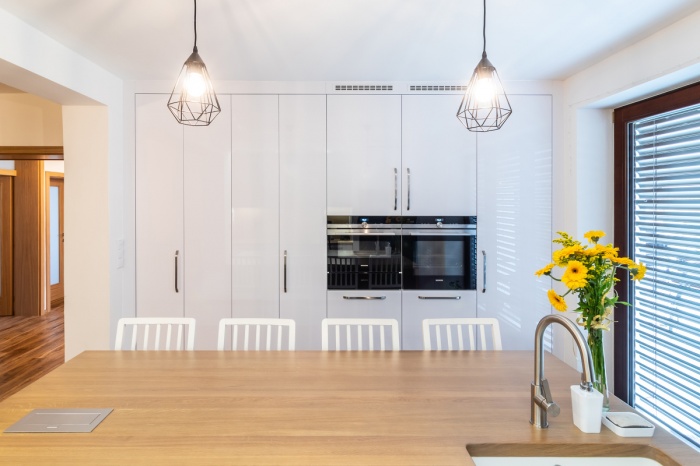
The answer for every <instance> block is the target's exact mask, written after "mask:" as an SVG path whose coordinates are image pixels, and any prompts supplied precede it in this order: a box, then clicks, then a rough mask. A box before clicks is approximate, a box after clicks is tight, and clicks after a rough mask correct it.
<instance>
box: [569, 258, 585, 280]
mask: <svg viewBox="0 0 700 466" xmlns="http://www.w3.org/2000/svg"><path fill="white" fill-rule="evenodd" d="M564 274H565V275H569V277H570V278H571V279H572V280H578V279H581V278H586V275H587V274H588V269H587V268H586V266H585V265H583V264H582V263H581V262H580V261H569V264H568V265H567V267H566V272H564Z"/></svg>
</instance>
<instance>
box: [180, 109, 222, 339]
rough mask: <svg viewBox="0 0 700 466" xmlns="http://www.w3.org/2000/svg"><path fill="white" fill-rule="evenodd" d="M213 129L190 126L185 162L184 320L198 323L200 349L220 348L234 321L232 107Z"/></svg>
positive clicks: (186, 129)
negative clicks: (224, 323) (223, 325)
mask: <svg viewBox="0 0 700 466" xmlns="http://www.w3.org/2000/svg"><path fill="white" fill-rule="evenodd" d="M229 101H230V97H229V96H219V102H220V103H221V108H222V112H221V113H220V114H219V115H218V116H217V117H216V119H215V120H214V121H213V122H212V123H211V124H210V125H209V126H186V127H185V128H184V130H185V142H184V147H185V151H184V153H185V159H184V167H185V173H184V186H185V191H184V232H185V237H184V244H185V253H186V256H187V260H186V262H185V264H184V265H185V274H186V275H185V278H186V280H185V316H186V317H194V318H196V319H197V338H196V339H195V349H202V350H214V349H216V340H217V331H218V324H219V320H220V319H222V318H224V317H231V175H230V174H231V104H230V102H229Z"/></svg>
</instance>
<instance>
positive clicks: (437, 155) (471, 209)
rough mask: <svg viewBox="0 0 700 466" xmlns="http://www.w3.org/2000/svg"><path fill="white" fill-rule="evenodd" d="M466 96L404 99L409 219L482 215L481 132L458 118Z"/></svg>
mask: <svg viewBox="0 0 700 466" xmlns="http://www.w3.org/2000/svg"><path fill="white" fill-rule="evenodd" d="M461 98H462V96H460V95H404V96H403V104H402V120H403V121H402V126H403V131H402V136H401V137H402V141H403V143H402V174H401V176H402V190H403V195H402V199H403V202H402V205H403V214H404V215H429V216H435V215H475V214H476V134H475V133H472V132H470V131H468V130H467V129H466V128H465V127H464V126H463V125H462V124H461V123H460V122H459V120H458V119H457V117H456V116H455V115H456V113H457V108H458V107H459V103H460V100H461Z"/></svg>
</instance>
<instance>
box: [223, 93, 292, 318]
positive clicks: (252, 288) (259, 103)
mask: <svg viewBox="0 0 700 466" xmlns="http://www.w3.org/2000/svg"><path fill="white" fill-rule="evenodd" d="M231 114H232V115H231V123H232V126H231V127H232V133H231V136H232V137H231V155H232V162H231V170H230V172H229V173H230V175H227V174H226V173H222V174H221V176H230V177H231V197H232V201H231V216H232V229H231V255H232V267H231V268H232V277H231V278H232V316H233V317H261V318H276V317H279V291H278V290H279V259H278V258H279V256H278V251H279V194H280V191H279V186H280V184H279V183H280V179H279V137H278V136H279V135H278V129H277V125H278V96H276V95H234V96H231Z"/></svg>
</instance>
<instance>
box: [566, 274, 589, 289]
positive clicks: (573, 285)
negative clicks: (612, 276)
mask: <svg viewBox="0 0 700 466" xmlns="http://www.w3.org/2000/svg"><path fill="white" fill-rule="evenodd" d="M561 281H562V282H564V284H565V285H566V286H567V287H568V288H569V289H570V290H577V289H579V288H583V287H585V286H586V285H587V284H588V281H587V280H586V279H585V278H571V277H570V276H568V275H566V274H564V275H563V276H562V277H561Z"/></svg>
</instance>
